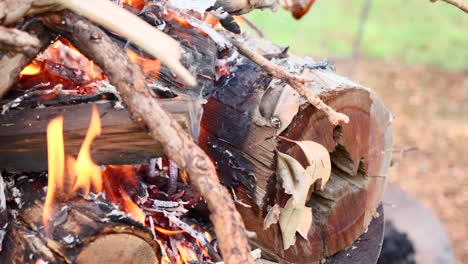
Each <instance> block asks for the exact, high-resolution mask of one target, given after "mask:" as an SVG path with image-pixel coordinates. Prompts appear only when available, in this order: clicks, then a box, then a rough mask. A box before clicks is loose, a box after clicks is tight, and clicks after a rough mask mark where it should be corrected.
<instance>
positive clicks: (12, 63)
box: [0, 2, 55, 97]
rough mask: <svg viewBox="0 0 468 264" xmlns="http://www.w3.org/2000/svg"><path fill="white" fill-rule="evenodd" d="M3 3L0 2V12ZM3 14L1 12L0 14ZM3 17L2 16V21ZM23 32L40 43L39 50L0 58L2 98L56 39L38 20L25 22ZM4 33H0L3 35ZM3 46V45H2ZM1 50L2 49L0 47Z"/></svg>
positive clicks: (0, 90) (10, 54)
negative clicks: (19, 75)
mask: <svg viewBox="0 0 468 264" xmlns="http://www.w3.org/2000/svg"><path fill="white" fill-rule="evenodd" d="M2 4H3V2H0V10H1V7H2ZM0 13H1V12H0ZM1 19H2V16H1V14H0V21H1ZM21 30H23V31H24V32H28V33H29V34H31V36H34V37H35V38H37V39H38V40H39V41H40V48H39V49H30V50H29V51H34V52H26V53H11V52H9V53H5V54H4V55H3V56H0V76H1V78H0V97H2V96H3V95H5V94H6V93H7V92H8V90H9V89H10V88H11V87H12V86H13V85H14V84H15V83H16V82H17V81H18V74H19V73H20V72H21V70H22V69H23V68H24V67H26V66H27V65H28V64H29V63H31V61H32V60H33V59H34V58H35V57H36V56H37V55H38V54H39V52H40V51H41V50H42V49H45V48H47V47H48V46H49V44H50V42H51V41H52V40H53V39H54V38H55V34H51V32H49V31H48V30H47V29H46V28H45V27H44V25H42V23H41V22H40V21H39V19H37V18H34V17H33V18H29V19H26V20H25V21H24V23H23V24H22V26H21ZM1 34H2V33H0V35H1ZM0 46H1V45H0ZM0 49H1V47H0Z"/></svg>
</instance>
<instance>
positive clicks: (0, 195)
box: [0, 172, 6, 248]
mask: <svg viewBox="0 0 468 264" xmlns="http://www.w3.org/2000/svg"><path fill="white" fill-rule="evenodd" d="M5 210H6V184H5V182H4V181H3V176H2V173H1V172H0V213H1V212H3V211H5ZM0 241H1V239H0ZM0 248H1V247H0Z"/></svg>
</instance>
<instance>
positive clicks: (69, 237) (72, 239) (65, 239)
mask: <svg viewBox="0 0 468 264" xmlns="http://www.w3.org/2000/svg"><path fill="white" fill-rule="evenodd" d="M75 240H76V239H75V237H74V236H72V235H70V234H68V235H67V236H65V237H63V238H62V241H63V242H65V243H66V244H68V245H71V244H73V243H74V242H75Z"/></svg>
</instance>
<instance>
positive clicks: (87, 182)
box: [67, 106, 102, 195]
mask: <svg viewBox="0 0 468 264" xmlns="http://www.w3.org/2000/svg"><path fill="white" fill-rule="evenodd" d="M100 134H101V121H100V119H99V112H98V111H97V109H96V107H95V106H94V107H93V112H92V116H91V123H90V126H89V129H88V132H87V133H86V137H85V140H84V142H83V145H81V149H80V152H79V154H78V158H77V159H76V163H73V164H72V163H69V164H67V165H69V166H70V170H71V171H72V172H75V175H76V183H75V186H74V187H73V189H74V190H75V191H76V190H79V189H83V191H84V194H85V195H87V194H88V193H89V191H90V189H91V187H94V190H95V191H96V192H101V190H102V178H101V169H100V168H99V166H98V165H97V164H95V163H94V162H93V160H92V159H91V152H90V149H91V142H93V140H94V138H95V137H96V136H99V135H100ZM73 166H74V167H73Z"/></svg>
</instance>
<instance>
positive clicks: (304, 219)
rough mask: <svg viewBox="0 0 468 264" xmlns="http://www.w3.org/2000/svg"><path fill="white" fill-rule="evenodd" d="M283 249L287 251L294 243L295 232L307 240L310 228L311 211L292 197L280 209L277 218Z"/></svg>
mask: <svg viewBox="0 0 468 264" xmlns="http://www.w3.org/2000/svg"><path fill="white" fill-rule="evenodd" d="M279 225H280V229H281V235H282V237H283V248H284V249H288V248H289V247H290V246H292V245H294V243H296V232H299V234H300V235H301V236H302V237H304V238H306V239H307V233H308V232H309V229H310V227H311V226H312V209H311V208H309V207H306V206H305V204H302V203H297V201H295V200H294V197H291V198H289V200H288V202H287V203H286V205H285V206H284V208H283V209H281V214H280V218H279Z"/></svg>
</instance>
